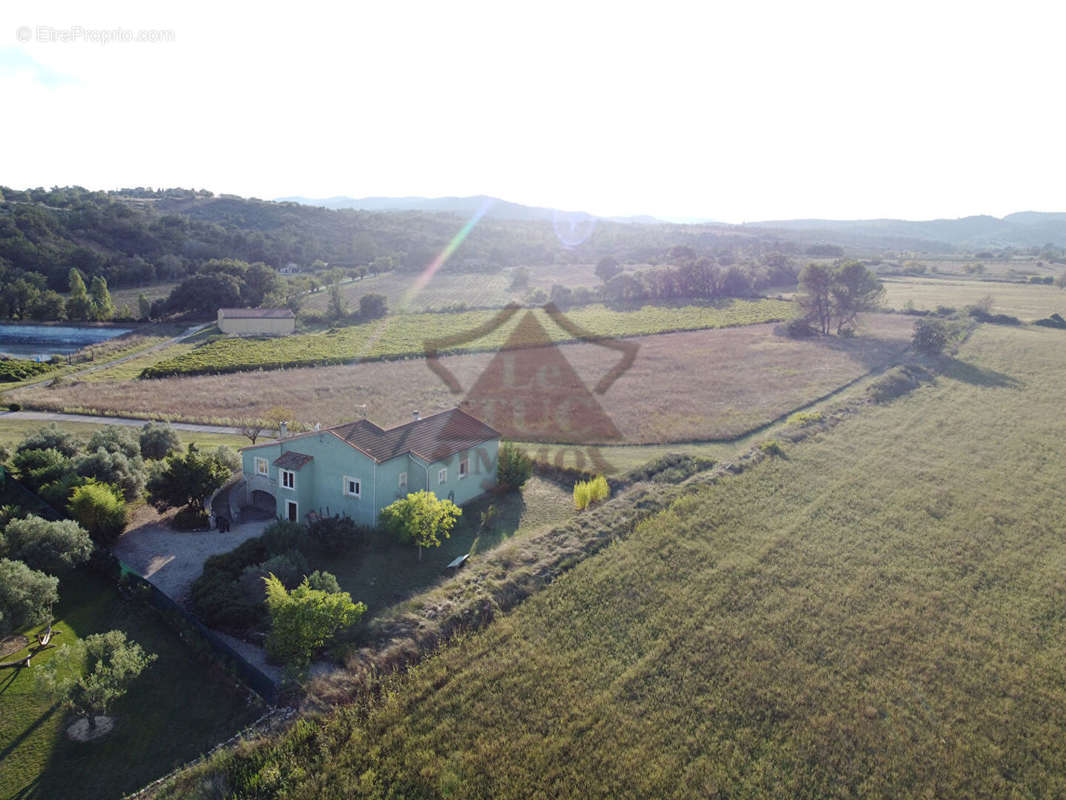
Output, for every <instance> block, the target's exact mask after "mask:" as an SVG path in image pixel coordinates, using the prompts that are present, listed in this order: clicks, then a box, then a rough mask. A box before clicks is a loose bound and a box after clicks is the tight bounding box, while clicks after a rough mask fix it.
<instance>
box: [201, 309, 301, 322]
mask: <svg viewBox="0 0 1066 800" xmlns="http://www.w3.org/2000/svg"><path fill="white" fill-rule="evenodd" d="M219 313H221V314H222V316H223V317H225V318H227V319H292V318H294V317H295V316H296V315H295V314H293V313H292V311H291V310H290V309H288V308H220V309H219Z"/></svg>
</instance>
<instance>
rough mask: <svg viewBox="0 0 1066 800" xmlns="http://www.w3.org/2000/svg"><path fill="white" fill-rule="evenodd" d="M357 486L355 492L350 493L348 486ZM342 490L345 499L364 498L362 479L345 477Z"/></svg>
mask: <svg viewBox="0 0 1066 800" xmlns="http://www.w3.org/2000/svg"><path fill="white" fill-rule="evenodd" d="M350 483H354V484H355V491H354V492H352V491H349V489H348V484H350ZM341 490H342V491H343V492H344V495H345V497H362V496H363V481H362V479H360V478H353V477H352V476H351V475H345V476H344V483H343V485H342V486H341Z"/></svg>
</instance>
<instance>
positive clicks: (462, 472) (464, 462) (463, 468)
mask: <svg viewBox="0 0 1066 800" xmlns="http://www.w3.org/2000/svg"><path fill="white" fill-rule="evenodd" d="M469 472H470V461H469V459H467V458H466V457H465V456H464V457H463V458H461V459H459V480H462V479H463V478H465V477H466V476H467V474H469Z"/></svg>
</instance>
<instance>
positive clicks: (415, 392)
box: [14, 314, 913, 443]
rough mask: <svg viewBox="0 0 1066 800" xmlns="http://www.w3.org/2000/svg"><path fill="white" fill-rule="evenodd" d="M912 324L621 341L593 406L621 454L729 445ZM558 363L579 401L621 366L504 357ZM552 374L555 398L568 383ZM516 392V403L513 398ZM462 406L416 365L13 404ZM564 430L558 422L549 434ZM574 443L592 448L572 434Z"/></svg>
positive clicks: (469, 365) (302, 416)
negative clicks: (676, 445) (614, 434)
mask: <svg viewBox="0 0 1066 800" xmlns="http://www.w3.org/2000/svg"><path fill="white" fill-rule="evenodd" d="M912 325H913V319H912V318H910V317H905V316H902V315H887V314H872V315H868V316H867V317H865V318H864V319H863V324H862V328H861V332H860V335H859V336H857V337H855V338H853V339H838V338H835V337H833V338H829V339H817V340H811V341H795V340H792V339H788V338H785V337H783V336H779V335H777V334H775V333H774V326H773V325H752V326H746V327H743V328H725V329H718V330H705V331H691V332H684V333H670V334H661V335H657V336H645V337H638V338H635V339H630V340H627V341H631V342H634V343H636V344H637V345H638V347H639V349H638V351H637V356H636V359H635V361H634V363H633V365H632V367H631V368H630V369H629V370H628V371H627V372H625V373H624V374H623V375H622V376H621V377H620V378H619V379H618V380H617V381H616V382H615V383H614V384H613V385H612V386H611V387H610V388H609V389H608V391H607V392H606V393H605V394H602V395H595V399H596V401H597V402H598V403H599V405H600V406H602V408H603V411H604V412H605V413H606V415H607V416H608V417H609V418H610V420H611V421H612V422H613V423H614V426H615V427H616V428H617V430H618V431H620V432H622V434H623V438H622V440H623V441H626V442H629V443H653V442H676V441H689V440H696V439H719V438H726V437H734V436H737V435H739V434H741V433H743V432H744V431H747V430H749V429H751V428H753V427H756V426H759V425H762V424H765V423H767V422H769V421H771V420H773V419H774V418H776V417H778V416H780V415H782V414H785V413H788V412H789V411H790V410H791V409H793V408H795V407H797V406H801V405H805V404H807V403H810V402H811V401H813V400H815V399H816V398H818V397H820V396H821V395H824V394H826V393H828V392H831V391H833V390H834V389H836V388H838V387H839V386H841V385H843V384H846V383H848V382H849V381H852V380H854V379H855V378H857V377H859V376H860V375H862V374H864V373H866V372H868V371H869V370H871V369H873V368H875V367H878V366H881V365H883V364H885V363H887V362H888V361H890V360H891V359H892V358H894V357H895V356H896V355H897V354H898V353H899V352H900V351H901V350H902V348H904V347H905V346H906V345H907V343H908V342H909V338H910V335H911V327H912ZM557 352H562V354H563V355H564V356H565V359H566V360H567V361H568V362H569V363H570V364H571V365H572V367H573V369H574V371H575V372H576V374H577V376H578V378H579V383H577V384H573V385H567V386H566V387H565V388H566V389H567V390H570V391H571V395H572V396H574V397H578V398H581V397H587V392H586V388H585V387H593V386H595V385H596V383H597V382H598V381H599V380H600V379H601V378H603V377H604V375H605V374H607V373H608V372H609V371H610V370H611V368H612V367H613V366H614V365H615V364H616V363H617V362H618V360H619V358H620V355H619V353H617V352H615V351H612V350H607V349H605V348H603V347H600V346H597V345H593V344H572V345H562V346H560V347H559V349H558V350H555V349H552V348H534V349H530V350H521V351H509V352H508V353H507V354H506V357H507V358H511V359H513V360H514V363H516V364H518V372H519V373H520V374H522V373H525V372H529V373H537V372H538V370H542V369H543V370H551V369H552V368H553V367H552V365H551V364H549V361H554V356H553V354H555V353H557ZM495 357H496V354H491V353H481V354H472V355H463V356H449V357H445V358H443V359H441V363H442V364H443V365H444V366H445V367H446V368H447V369H448V370H449V371H450V372H452V373H453V374H454V375H455V377H456V379H457V380H458V382H459V384H460V385H461V386H462V388H463V390H464V392H467V391H469V390H470V388H471V387H472V386H473V385H474V384H475V382H476V381H477V379H478V378H479V376H481V375H482V374H483V373H484V372H485V371H486V368H487V367H488V366H489V364H490V363H491V362H492V361H493V359H494V358H495ZM550 375H553V376H554V377H550V380H552V381H555V386H556V388H558V385H559V384H560V382H563V381H564V380H565V376H560V375H557V374H555V373H550ZM515 393H516V394H517V395H519V396H523V397H524V395H523V393H522V391H521V389H516V390H515ZM542 396H543V394H542ZM557 396H558V395H557ZM565 396H566V395H565V394H564V395H563V399H565ZM465 397H466V395H465V394H458V395H456V394H452V393H451V392H450V391H449V390H448V388H447V387H446V386H445V384H444V383H443V382H442V380H441V379H440V378H439V377H438V376H437V375H435V374H434V373H433V372H431V371H430V370H429V369H428V368H427V366H426V362H425V361H424V360H422V359H410V360H406V361H391V362H370V363H364V364H354V365H348V366H338V367H317V368H302V369H291V370H275V371H270V372H245V373H239V374H233V375H202V376H194V377H180V378H161V379H158V380H151V381H129V380H113V381H108V380H95V381H92V382H88V381H87V382H83V383H74V382H67V383H65V384H63V385H61V386H59V387H55V388H42V389H35V390H27V391H24V392H21V393H16V394H15V395H14V398H15V399H17V400H19V401H20V402H22V403H24V404H27V405H33V406H34V407H41V408H49V409H52V410H63V409H68V410H70V409H91V410H93V411H94V412H97V413H135V414H139V415H140V414H149V415H154V416H166V417H169V418H171V419H195V420H202V421H230V422H232V421H234V420H238V419H242V418H255V417H260V416H262V415H263V414H264V413H265V412H266V411H267V410H268V409H270V408H272V407H274V406H278V405H281V406H285V407H288V408H291V409H292V410H293V411H294V412H295V417H296V419H298V420H300V421H302V422H305V423H308V424H313V423H315V422H319V423H321V424H323V425H333V424H337V423H340V422H344V421H347V420H351V419H354V418H357V417H358V416H359V415H360V413H361V411H362V410H361V408H360V407H361V406H362V405H363V404H365V405H366V413H367V416H368V417H369V418H371V419H373V420H375V421H376V422H378V423H379V424H382V425H395V424H399V423H402V422H406V421H407V420H409V419H410V415H411V412H412V411H413V410H415V409H418V410H419V411H421V412H422V413H423V414H428V413H432V412H433V411H436V410H440V409H443V408H447V407H449V406H451V405H454V404H456V403H457V402H459V401H460V400H463V399H464V398H465ZM527 399H528V398H527ZM512 410H513V409H509V408H507V407H503V408H502V409H498V414H499V415H498V416H495V417H493V418H492V419H490V420H489V421H490V422H492V423H494V424H496V425H498V426H499V427H500V428H501V429H503V430H504V431H505V432H506V433H508V434H510V435H512V436H513V437H514V438H517V439H520V440H528V439H530V438H539V439H542V440H543V439H545V438H547V439H550V440H555V439H556V438H557V437H555V436H553V435H551V434H548V435H547V436H540V435H538V436H530V435H528V434H530V433H536V431H535V430H534V429H533V428H528V427H527V428H523V427H522V424H523V423H520V422H518V421H516V420H515V419H514V418H513V417H508V416H507V414H509V413H510V412H511V411H512ZM483 411H484V410H483ZM564 411H565V409H562V410H558V412H557V413H559V414H562V413H564ZM551 413H556V410H552V411H551ZM489 416H492V413H491V412H490V413H489ZM527 416H528V415H527ZM508 420H511V421H510V422H509V421H508ZM530 424H532V422H530ZM508 425H510V426H511V428H510V429H508ZM566 425H567V423H566V422H565V421H564V422H560V423H559V426H560V427H559V428H556V429H554V430H559V429H562V428H565V427H566ZM569 429H574V426H573V425H572V424H570V426H569ZM523 434H525V435H523ZM575 435H576V439H577V440H579V441H588V440H589V439H588V438H583V431H582V430H581V429H580V427H579V428H577V429H576V431H575ZM592 440H596V439H595V438H593V439H592Z"/></svg>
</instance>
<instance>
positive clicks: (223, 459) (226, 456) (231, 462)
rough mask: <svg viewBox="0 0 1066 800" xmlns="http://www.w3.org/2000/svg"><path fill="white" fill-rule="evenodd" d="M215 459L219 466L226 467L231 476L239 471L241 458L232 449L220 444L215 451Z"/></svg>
mask: <svg viewBox="0 0 1066 800" xmlns="http://www.w3.org/2000/svg"><path fill="white" fill-rule="evenodd" d="M215 459H216V460H217V461H218V463H219V464H222V465H223V466H224V467H226V469H228V470H229V471H230V473H231V474H232V473H234V472H240V471H241V456H240V454H239V453H238V452H237V451H236V450H234V449H233V448H232V447H227V446H226V445H224V444H220V445H219V446H218V449H217V450H215Z"/></svg>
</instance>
